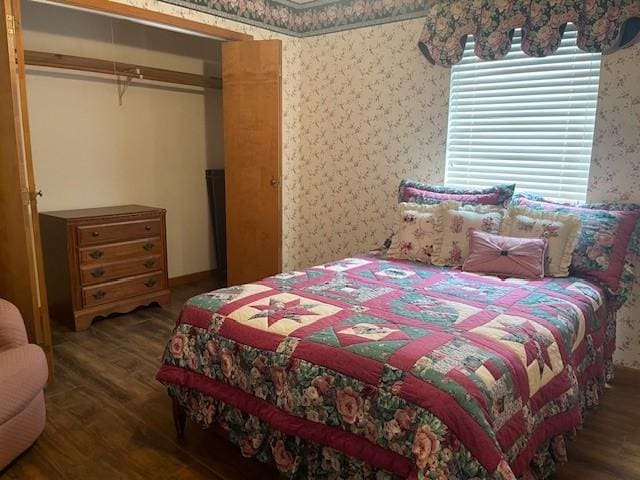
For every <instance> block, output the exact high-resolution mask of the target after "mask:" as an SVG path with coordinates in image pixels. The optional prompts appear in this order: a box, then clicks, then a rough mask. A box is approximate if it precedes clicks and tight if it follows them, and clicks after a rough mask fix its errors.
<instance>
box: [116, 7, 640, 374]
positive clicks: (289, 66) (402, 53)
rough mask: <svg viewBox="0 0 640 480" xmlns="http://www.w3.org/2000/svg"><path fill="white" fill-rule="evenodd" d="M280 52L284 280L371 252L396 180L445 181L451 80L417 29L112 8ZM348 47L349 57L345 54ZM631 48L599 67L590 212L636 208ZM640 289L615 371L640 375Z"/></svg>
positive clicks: (625, 316)
mask: <svg viewBox="0 0 640 480" xmlns="http://www.w3.org/2000/svg"><path fill="white" fill-rule="evenodd" d="M120 1H122V2H124V3H128V4H131V5H136V6H141V7H145V8H149V9H152V10H157V11H162V12H164V13H168V14H172V15H176V16H180V17H186V18H191V19H193V20H198V21H201V22H207V23H211V24H215V25H218V26H220V27H224V28H230V29H233V30H236V31H241V32H245V33H249V34H251V35H253V36H254V37H255V38H256V39H263V38H280V39H282V42H283V159H282V162H283V179H282V180H283V181H282V185H283V217H284V218H283V258H284V265H283V268H284V269H285V270H291V269H299V268H304V267H308V266H310V265H313V264H317V263H321V262H327V261H330V260H334V259H338V258H340V257H344V256H347V255H353V254H356V253H358V252H362V251H364V250H366V249H370V248H374V247H376V246H379V245H380V244H381V243H382V242H383V240H384V239H385V237H387V236H388V235H389V234H390V232H391V229H392V226H393V224H394V222H395V217H396V215H395V212H396V208H397V207H396V203H397V186H398V184H399V182H400V180H401V179H402V178H414V179H417V180H424V181H427V182H432V183H441V182H442V181H443V179H444V158H445V145H446V130H447V107H448V97H449V70H447V69H445V68H442V67H436V66H432V65H430V64H429V63H428V62H427V60H426V59H425V58H424V57H423V56H422V54H421V53H420V52H419V50H418V49H417V48H415V42H416V39H417V38H418V36H419V35H420V31H421V29H422V26H423V20H421V19H413V20H407V21H402V22H395V23H387V24H383V25H378V26H375V27H366V28H360V29H354V30H348V31H342V32H337V33H332V34H328V35H322V36H316V37H308V38H295V37H291V36H287V35H282V34H278V33H274V32H271V31H268V30H265V29H261V28H257V27H254V26H250V25H247V24H244V23H238V22H234V21H232V20H229V19H226V18H221V17H217V16H212V15H208V14H205V13H202V12H198V11H195V10H191V9H185V8H181V7H178V6H175V5H170V4H168V3H165V2H159V1H157V0H120ZM354 45H357V48H354ZM638 65H640V46H635V47H632V48H629V49H625V50H621V51H619V52H617V53H614V54H612V55H608V56H606V57H603V67H602V75H601V85H600V99H599V104H598V115H597V122H596V138H595V140H594V149H593V162H592V167H591V180H590V187H589V200H590V201H607V200H619V199H622V200H624V201H635V202H640V160H639V156H640V135H639V134H638V132H640V82H638V80H637V71H638V70H637V69H638ZM638 319H640V285H636V286H635V293H634V295H633V297H632V298H631V300H630V302H629V304H628V305H627V306H626V307H625V308H624V309H623V310H622V311H621V312H620V315H619V329H618V350H617V352H616V357H615V358H616V361H617V362H618V363H620V364H623V365H627V366H632V367H635V368H640V321H638Z"/></svg>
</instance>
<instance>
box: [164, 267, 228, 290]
mask: <svg viewBox="0 0 640 480" xmlns="http://www.w3.org/2000/svg"><path fill="white" fill-rule="evenodd" d="M216 272H217V270H215V269H214V270H205V271H203V272H195V273H189V274H187V275H181V276H179V277H173V278H170V279H169V288H175V287H179V286H180V285H185V284H187V283H194V282H202V281H203V280H209V279H211V278H213V277H214V276H215V274H216Z"/></svg>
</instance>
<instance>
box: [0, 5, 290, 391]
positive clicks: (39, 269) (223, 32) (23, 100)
mask: <svg viewBox="0 0 640 480" xmlns="http://www.w3.org/2000/svg"><path fill="white" fill-rule="evenodd" d="M7 1H8V2H9V3H11V4H12V6H13V8H12V10H13V16H14V18H15V27H16V28H15V39H16V40H15V46H16V58H17V64H18V65H17V66H18V69H19V79H18V80H19V83H20V109H21V111H22V114H23V115H22V124H23V144H24V148H25V160H26V175H27V184H28V186H29V192H30V199H29V201H30V203H31V223H32V225H31V228H30V229H27V233H28V234H30V235H31V238H32V239H33V243H34V247H35V265H36V272H34V275H35V276H36V285H37V290H36V291H35V292H33V295H34V301H36V302H37V301H38V299H39V300H40V312H41V323H42V324H44V325H39V330H41V331H44V332H45V333H46V335H47V337H45V338H49V339H50V338H51V337H50V335H51V333H50V321H49V316H48V305H47V296H46V295H47V293H46V284H45V278H44V268H43V261H42V246H41V238H40V228H39V219H38V209H37V201H36V200H37V199H36V195H35V188H36V187H35V180H34V168H33V163H32V157H31V140H30V137H29V123H28V116H27V114H28V112H27V105H28V104H27V97H28V95H27V93H26V80H25V63H24V47H23V36H22V16H21V11H20V0H7ZM47 3H50V4H54V5H59V6H61V7H67V8H72V9H78V10H83V11H87V12H91V13H97V14H102V15H106V16H111V17H115V18H120V19H123V20H129V21H132V22H134V23H141V24H143V25H148V26H152V27H156V28H163V29H168V30H173V31H177V32H181V33H186V34H189V35H196V36H201V37H207V38H211V39H215V40H222V41H249V40H253V36H252V35H249V34H246V33H242V32H237V31H234V30H229V29H226V28H222V27H218V26H215V25H211V24H208V23H203V22H199V21H194V20H190V19H186V18H182V17H177V16H174V15H169V14H166V13H162V12H157V11H154V10H147V9H144V8H140V7H135V6H132V5H126V4H123V3H117V2H113V1H110V0H48V1H47ZM0 141H2V139H1V138H0ZM280 141H282V139H280ZM0 208H2V207H1V206H0ZM278 251H279V256H280V257H281V255H282V232H280V245H279V248H278ZM31 341H35V339H31ZM41 343H42V342H41ZM48 343H50V340H47V341H46V342H45V344H43V346H44V347H47V348H49V349H50V352H52V348H51V347H52V346H51V345H48ZM48 360H49V368H50V380H51V379H52V376H53V363H52V359H51V358H49V356H48Z"/></svg>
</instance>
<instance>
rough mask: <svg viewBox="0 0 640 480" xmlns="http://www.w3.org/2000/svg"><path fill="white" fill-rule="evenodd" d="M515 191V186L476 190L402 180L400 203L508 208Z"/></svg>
mask: <svg viewBox="0 0 640 480" xmlns="http://www.w3.org/2000/svg"><path fill="white" fill-rule="evenodd" d="M514 189H515V185H496V186H495V187H489V188H483V189H479V190H474V189H466V188H456V187H445V186H441V185H429V184H427V183H422V182H416V181H413V180H402V181H401V182H400V186H399V187H398V201H399V202H413V203H427V204H433V203H440V202H444V201H446V200H455V201H458V202H462V203H463V204H468V205H498V206H501V207H506V206H508V205H509V202H510V201H511V197H512V196H513V190H514Z"/></svg>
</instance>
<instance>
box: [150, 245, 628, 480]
mask: <svg viewBox="0 0 640 480" xmlns="http://www.w3.org/2000/svg"><path fill="white" fill-rule="evenodd" d="M612 318H613V315H612V313H611V311H610V309H608V308H607V305H606V304H605V298H604V293H603V291H602V290H601V289H600V288H599V287H598V286H596V285H594V284H591V283H589V282H587V281H585V280H583V279H579V278H572V277H569V278H563V279H552V278H545V279H543V280H537V281H528V280H517V279H507V280H503V279H500V278H497V277H490V276H479V275H474V274H469V273H464V272H461V271H459V270H451V269H444V268H437V267H431V266H425V265H422V264H418V263H414V262H406V261H388V260H383V259H381V258H378V257H377V256H375V255H372V254H370V255H363V256H358V257H355V258H347V259H344V260H341V261H337V262H332V263H329V264H326V265H320V266H317V267H313V268H310V269H309V270H306V271H294V272H290V273H284V274H280V275H276V276H274V277H270V278H267V279H265V280H263V281H260V282H257V283H254V284H247V285H240V286H234V287H229V288H224V289H221V290H216V291H213V292H210V293H206V294H203V295H199V296H196V297H194V298H192V299H191V300H189V301H188V302H187V304H186V305H185V308H184V310H183V311H182V314H181V315H180V318H179V319H178V322H177V326H176V328H175V330H174V332H173V334H172V337H171V339H170V341H169V343H168V345H167V348H166V351H165V353H164V356H163V360H162V362H163V364H162V367H161V369H160V371H159V373H158V376H157V378H158V379H159V380H160V381H161V382H162V383H164V384H165V385H167V386H168V387H169V391H170V394H172V395H174V396H176V397H178V399H179V400H180V402H181V403H182V404H183V405H184V407H185V408H186V410H187V411H188V413H189V414H190V415H191V416H192V417H193V418H195V419H196V420H198V421H199V422H200V423H201V424H202V425H203V426H208V425H210V424H211V423H213V422H215V421H218V422H219V423H220V424H222V426H223V427H224V428H225V429H226V430H227V431H229V432H230V437H231V439H232V440H233V441H235V442H236V443H237V444H238V445H239V446H240V448H241V449H242V452H243V454H245V455H246V456H257V457H258V458H259V459H261V460H271V461H274V462H275V464H276V465H277V466H278V468H279V469H280V470H281V471H283V472H285V473H287V474H288V475H289V476H291V477H296V478H365V477H370V478H396V477H400V478H420V479H422V478H434V479H435V478H440V479H444V478H454V479H455V478H458V479H462V478H491V479H513V478H517V477H522V476H524V475H529V474H531V472H532V470H531V468H532V466H533V465H534V463H535V462H536V461H538V463H545V462H547V460H549V458H551V457H552V458H551V460H554V459H556V460H557V459H558V458H559V457H562V456H563V452H562V451H561V450H563V443H562V434H565V433H567V432H571V431H572V430H573V429H575V427H577V426H579V425H580V423H581V420H582V408H583V407H584V404H585V402H587V403H590V402H595V401H597V399H596V398H594V397H597V393H598V391H599V386H600V385H601V384H602V381H603V378H604V375H605V366H606V365H608V364H609V362H610V359H611V354H612V352H613V348H614V338H613V337H614V333H613V332H614V329H615V327H614V326H612V320H611V319H612ZM558 442H559V443H558ZM559 450H560V452H558V451H559ZM548 451H552V453H553V455H551V456H550V457H549V458H546V457H545V458H542V459H541V458H540V454H541V453H540V452H548ZM548 456H549V455H548ZM538 466H539V467H540V465H538ZM542 470H543V469H542V468H538V472H541V471H542ZM538 476H544V474H543V473H539V474H538Z"/></svg>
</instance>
